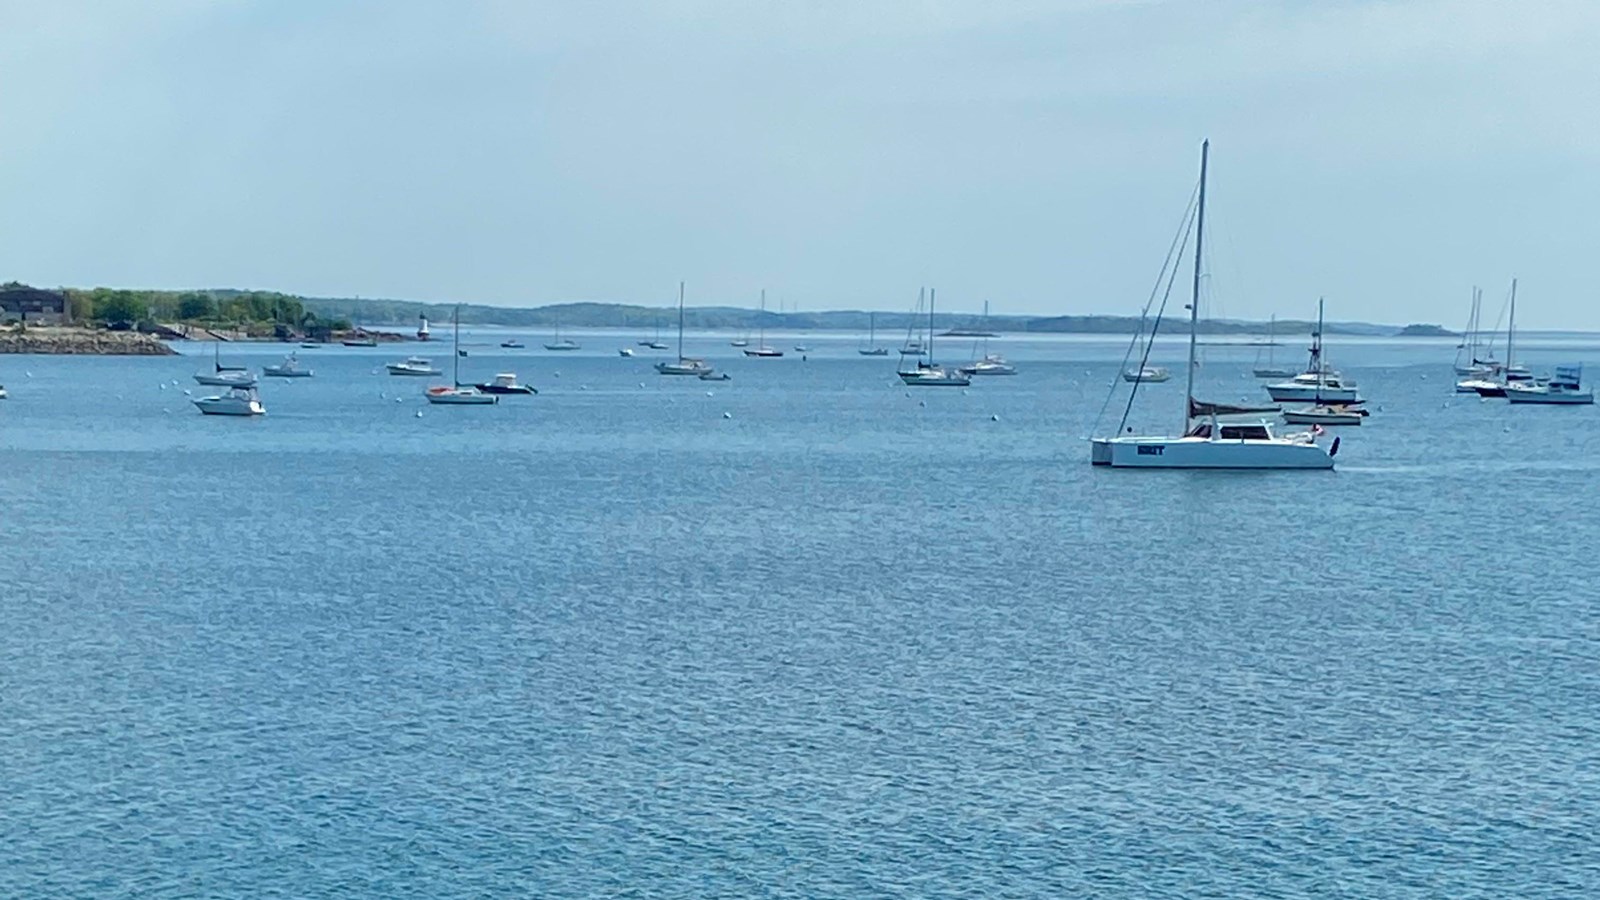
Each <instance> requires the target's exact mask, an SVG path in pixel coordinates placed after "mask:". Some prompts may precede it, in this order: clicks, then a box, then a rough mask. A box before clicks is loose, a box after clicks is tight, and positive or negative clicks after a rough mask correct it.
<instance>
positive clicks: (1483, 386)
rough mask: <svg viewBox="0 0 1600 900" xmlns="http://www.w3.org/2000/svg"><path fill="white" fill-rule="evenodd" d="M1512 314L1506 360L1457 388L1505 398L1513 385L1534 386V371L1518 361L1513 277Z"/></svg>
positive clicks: (1507, 339)
mask: <svg viewBox="0 0 1600 900" xmlns="http://www.w3.org/2000/svg"><path fill="white" fill-rule="evenodd" d="M1510 303H1511V316H1510V318H1509V319H1507V320H1506V362H1505V365H1503V366H1499V367H1498V368H1497V369H1496V370H1495V371H1494V372H1493V373H1492V374H1490V375H1489V376H1487V377H1484V378H1469V379H1467V380H1466V381H1462V382H1459V383H1457V384H1456V390H1457V391H1460V390H1461V388H1463V387H1467V388H1471V389H1472V391H1473V392H1474V393H1476V394H1477V395H1478V396H1479V397H1489V398H1492V399H1503V398H1504V397H1505V396H1506V389H1507V388H1508V387H1511V386H1513V385H1515V386H1519V387H1520V386H1526V387H1533V386H1534V385H1535V384H1537V382H1535V381H1534V378H1533V373H1532V372H1531V371H1529V370H1528V368H1527V367H1526V366H1519V365H1517V363H1516V338H1517V280H1516V279H1515V278H1513V279H1511V301H1510Z"/></svg>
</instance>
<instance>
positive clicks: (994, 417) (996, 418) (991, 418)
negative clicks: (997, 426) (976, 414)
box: [989, 416, 1000, 422]
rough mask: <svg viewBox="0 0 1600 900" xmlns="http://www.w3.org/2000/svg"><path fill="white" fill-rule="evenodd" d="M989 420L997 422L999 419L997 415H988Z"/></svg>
mask: <svg viewBox="0 0 1600 900" xmlns="http://www.w3.org/2000/svg"><path fill="white" fill-rule="evenodd" d="M989 421H991V422H998V421H1000V417H999V416H990V417H989Z"/></svg>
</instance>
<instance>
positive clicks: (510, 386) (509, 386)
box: [475, 372, 539, 394]
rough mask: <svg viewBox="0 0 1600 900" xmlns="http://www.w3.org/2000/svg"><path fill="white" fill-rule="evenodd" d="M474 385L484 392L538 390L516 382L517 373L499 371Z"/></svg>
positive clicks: (529, 391) (515, 392)
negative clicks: (492, 376) (491, 377)
mask: <svg viewBox="0 0 1600 900" xmlns="http://www.w3.org/2000/svg"><path fill="white" fill-rule="evenodd" d="M475 387H476V388H477V389H478V390H480V391H482V392H484V393H485V394H537V393H539V391H538V390H537V389H536V388H534V387H533V386H531V385H526V384H519V383H517V373H515V372H501V373H500V374H498V375H496V376H494V378H493V379H491V380H489V381H485V382H483V383H481V384H478V385H475Z"/></svg>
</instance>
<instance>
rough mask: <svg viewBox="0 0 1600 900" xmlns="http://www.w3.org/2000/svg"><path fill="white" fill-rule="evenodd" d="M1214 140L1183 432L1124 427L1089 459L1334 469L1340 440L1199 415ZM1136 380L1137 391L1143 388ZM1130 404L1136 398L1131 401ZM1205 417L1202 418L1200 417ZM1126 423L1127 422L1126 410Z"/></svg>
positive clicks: (1197, 259) (1099, 441) (1197, 226)
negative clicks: (1129, 432)
mask: <svg viewBox="0 0 1600 900" xmlns="http://www.w3.org/2000/svg"><path fill="white" fill-rule="evenodd" d="M1210 148H1211V142H1210V141H1206V142H1205V143H1203V144H1201V145H1200V189H1199V200H1198V203H1197V205H1196V207H1195V210H1196V211H1195V219H1194V236H1195V238H1194V281H1193V284H1192V287H1191V293H1190V300H1189V364H1188V366H1187V367H1186V369H1187V375H1188V377H1187V379H1186V382H1187V386H1186V388H1185V390H1184V401H1183V402H1184V409H1183V430H1182V432H1180V433H1179V435H1178V436H1175V437H1135V436H1124V435H1123V434H1122V433H1121V431H1122V426H1121V425H1119V426H1118V433H1117V434H1116V435H1115V436H1111V437H1097V438H1094V439H1093V440H1092V442H1091V444H1090V456H1089V460H1090V462H1092V463H1093V464H1094V465H1097V466H1112V467H1117V468H1147V469H1189V468H1193V469H1331V468H1333V456H1334V454H1335V453H1337V452H1338V450H1339V441H1338V439H1337V438H1335V439H1334V442H1333V445H1332V446H1331V447H1330V448H1328V449H1326V450H1324V449H1323V448H1322V447H1320V446H1318V445H1317V443H1316V437H1315V434H1295V435H1288V436H1285V437H1278V436H1275V435H1274V434H1273V433H1272V427H1271V425H1269V424H1268V423H1266V422H1250V423H1244V424H1231V423H1228V424H1225V423H1223V422H1222V421H1220V419H1219V416H1220V415H1222V413H1221V412H1220V411H1219V410H1217V409H1216V408H1213V409H1212V410H1210V413H1211V414H1210V415H1208V416H1196V415H1195V413H1196V412H1197V411H1201V410H1197V408H1196V401H1195V399H1194V368H1195V366H1194V362H1195V350H1196V346H1197V343H1198V342H1197V340H1196V334H1197V326H1198V322H1199V316H1200V274H1201V267H1202V265H1203V262H1202V261H1203V259H1204V253H1203V244H1202V242H1203V240H1204V236H1205V220H1206V168H1207V163H1208V158H1209V156H1210ZM1138 389H1139V385H1138V384H1137V383H1136V384H1135V385H1134V386H1133V390H1134V391H1135V392H1137V391H1138ZM1129 403H1130V405H1131V403H1132V401H1131V400H1130V401H1129ZM1196 419H1199V421H1196ZM1123 421H1124V422H1126V414H1124V417H1123Z"/></svg>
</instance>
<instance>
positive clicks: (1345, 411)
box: [1283, 297, 1367, 425]
mask: <svg viewBox="0 0 1600 900" xmlns="http://www.w3.org/2000/svg"><path fill="white" fill-rule="evenodd" d="M1321 334H1322V298H1320V297H1319V298H1317V335H1318V336H1319V338H1320V336H1321ZM1327 380H1328V379H1326V378H1319V379H1316V380H1315V381H1314V382H1313V383H1314V384H1315V386H1316V395H1315V396H1314V397H1313V398H1312V404H1311V405H1310V406H1305V407H1300V408H1299V409H1285V410H1284V411H1283V421H1285V422H1287V423H1289V424H1290V425H1360V424H1361V420H1362V419H1364V418H1366V416H1367V411H1366V410H1364V409H1361V408H1360V407H1359V406H1357V405H1355V404H1348V403H1336V402H1333V401H1330V400H1328V399H1327V398H1325V397H1323V395H1322V386H1323V385H1324V384H1325V383H1326V382H1327ZM1356 402H1357V403H1359V402H1360V401H1356Z"/></svg>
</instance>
